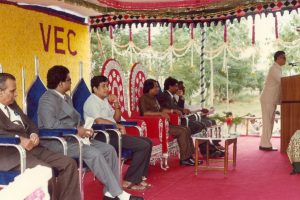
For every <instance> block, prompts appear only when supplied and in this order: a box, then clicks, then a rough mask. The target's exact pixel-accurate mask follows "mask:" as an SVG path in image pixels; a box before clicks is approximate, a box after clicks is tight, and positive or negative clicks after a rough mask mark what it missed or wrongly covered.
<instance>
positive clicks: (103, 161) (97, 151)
mask: <svg viewBox="0 0 300 200" xmlns="http://www.w3.org/2000/svg"><path fill="white" fill-rule="evenodd" d="M69 73H70V72H69V70H68V69H67V68H66V67H64V66H53V67H52V68H51V69H49V71H48V73H47V87H48V91H46V92H45V93H44V94H43V96H42V97H41V99H40V101H39V106H38V124H39V127H40V128H49V129H51V128H53V129H55V128H76V129H77V135H78V136H79V137H81V138H86V137H91V136H92V134H93V130H90V129H85V128H83V126H82V124H83V123H82V122H81V120H80V114H79V113H78V112H77V111H76V110H75V108H74V107H73V104H72V101H71V98H70V96H69V95H68V94H66V92H67V91H69V90H70V88H71V78H70V75H69ZM67 143H68V156H71V157H78V156H79V152H78V143H77V142H76V141H74V139H73V138H67ZM44 145H45V146H46V147H47V148H49V149H51V150H53V151H60V152H62V149H61V148H60V145H59V144H58V143H56V142H54V141H48V142H46V143H44ZM82 153H83V160H84V162H85V163H86V164H87V166H88V167H89V168H90V169H91V170H92V171H93V173H94V174H95V176H96V177H97V178H98V179H99V180H100V181H101V182H102V183H103V184H104V185H105V188H104V199H120V200H129V199H130V200H142V199H143V198H142V197H136V196H133V195H130V194H128V193H127V192H125V191H123V190H122V188H121V187H120V184H119V182H118V180H119V170H118V158H117V154H116V151H115V149H114V148H113V147H112V146H111V145H109V144H106V143H103V142H100V141H96V140H92V141H91V144H90V145H88V144H84V145H83V151H82Z"/></svg>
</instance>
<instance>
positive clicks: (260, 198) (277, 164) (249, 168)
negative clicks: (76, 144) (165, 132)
mask: <svg viewBox="0 0 300 200" xmlns="http://www.w3.org/2000/svg"><path fill="white" fill-rule="evenodd" d="M272 141H273V144H274V146H275V147H279V143H280V139H279V138H273V139H272ZM258 145H259V138H257V137H240V138H239V139H238V146H237V147H238V154H237V167H236V169H235V170H232V168H230V170H229V172H228V175H227V177H224V174H223V171H203V170H200V172H199V174H198V176H195V175H194V168H193V167H180V166H179V163H178V158H174V157H173V158H171V161H170V166H171V167H170V169H169V170H168V171H163V170H161V169H160V168H159V167H158V166H151V167H150V171H149V182H150V183H151V184H152V185H153V187H152V188H151V189H148V190H146V191H145V192H141V193H135V194H139V195H141V196H144V198H145V199H146V200H185V199H187V200H193V199H195V200H196V199H197V200H198V199H213V200H218V199H220V200H221V199H230V200H232V199H236V200H248V199H249V200H250V199H251V200H252V199H256V200H271V199H272V200H281V199H287V200H296V199H297V200H298V199H300V190H299V182H300V175H293V176H292V175H290V174H289V173H290V171H291V166H290V163H289V161H288V158H287V156H286V155H284V154H281V153H280V152H263V151H259V150H258ZM85 197H86V198H85V199H86V200H96V199H97V200H100V199H101V198H102V187H101V186H100V183H99V182H98V181H93V180H92V174H88V178H87V179H86V182H85Z"/></svg>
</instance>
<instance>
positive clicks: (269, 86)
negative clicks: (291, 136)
mask: <svg viewBox="0 0 300 200" xmlns="http://www.w3.org/2000/svg"><path fill="white" fill-rule="evenodd" d="M281 76H282V70H281V66H280V65H278V64H277V63H276V62H275V63H274V64H273V65H272V67H271V68H270V69H269V73H268V75H267V79H266V82H265V86H264V89H263V91H262V94H261V96H260V103H261V111H262V120H263V128H262V135H261V140H260V146H261V147H272V143H271V137H272V132H273V126H274V117H275V110H276V106H277V105H278V104H280V101H281Z"/></svg>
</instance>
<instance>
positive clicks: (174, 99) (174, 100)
mask: <svg viewBox="0 0 300 200" xmlns="http://www.w3.org/2000/svg"><path fill="white" fill-rule="evenodd" d="M173 102H174V104H175V105H177V101H176V98H175V97H173Z"/></svg>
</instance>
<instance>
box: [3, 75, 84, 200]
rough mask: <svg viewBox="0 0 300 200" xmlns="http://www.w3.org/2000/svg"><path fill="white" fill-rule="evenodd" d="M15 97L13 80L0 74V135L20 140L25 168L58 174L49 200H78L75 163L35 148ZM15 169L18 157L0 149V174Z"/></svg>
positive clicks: (32, 130)
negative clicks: (48, 168)
mask: <svg viewBox="0 0 300 200" xmlns="http://www.w3.org/2000/svg"><path fill="white" fill-rule="evenodd" d="M16 96H17V93H16V79H15V77H14V76H13V75H11V74H8V73H0V135H4V136H13V137H15V136H16V137H19V138H20V140H21V145H22V146H23V147H24V148H25V150H26V167H27V168H32V167H34V166H36V165H43V166H47V167H50V168H53V169H56V171H58V172H59V173H58V177H57V183H55V184H56V187H55V188H57V192H56V190H55V192H53V194H52V197H51V199H57V200H74V199H75V200H79V199H80V190H79V179H78V173H77V165H76V162H75V161H74V160H73V159H71V158H68V157H66V156H63V155H61V154H58V153H53V152H51V151H49V150H47V149H46V148H44V147H42V146H40V145H39V136H38V129H37V128H36V127H35V125H34V124H33V122H31V121H30V120H29V118H28V117H27V116H26V115H25V114H24V113H23V112H22V110H21V109H20V107H19V106H18V105H17V103H16V102H15V98H16ZM19 165H20V163H19V155H18V153H17V152H16V150H15V149H12V148H9V147H7V148H1V151H0V170H5V171H7V170H12V169H16V168H19ZM28 181H30V180H28ZM52 189H54V188H52Z"/></svg>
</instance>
